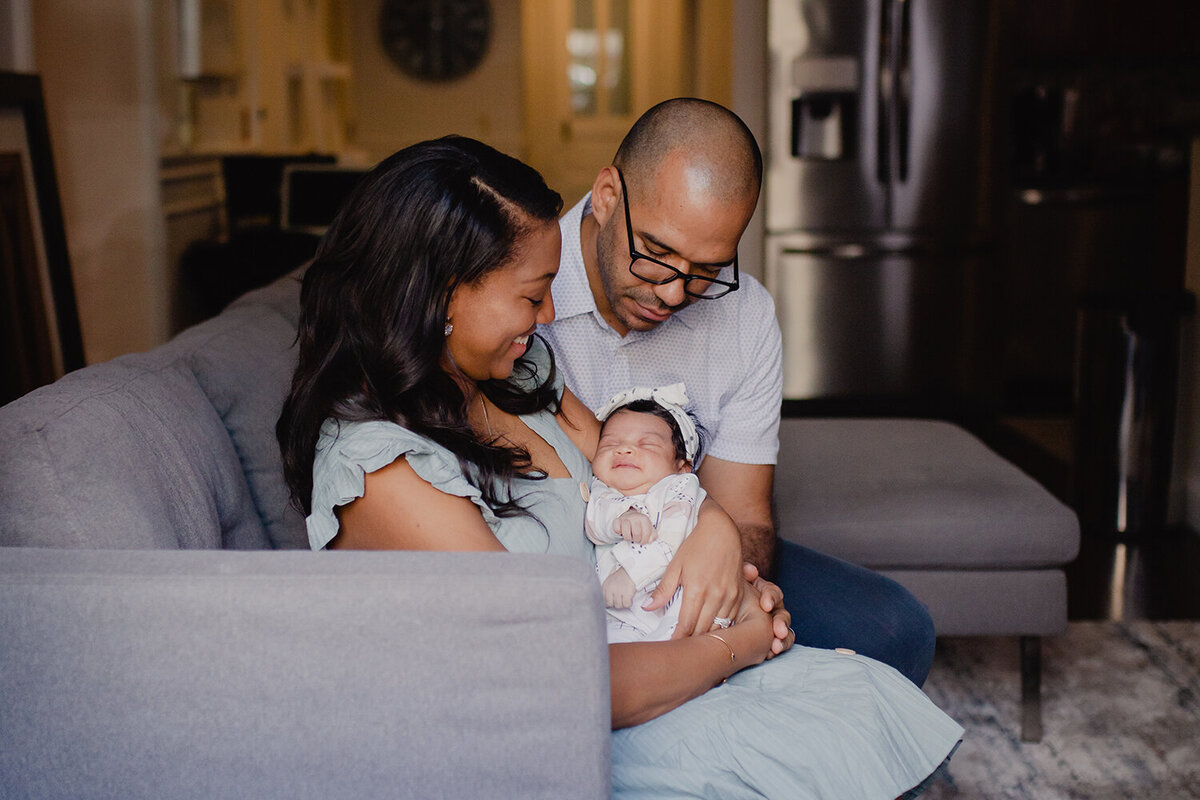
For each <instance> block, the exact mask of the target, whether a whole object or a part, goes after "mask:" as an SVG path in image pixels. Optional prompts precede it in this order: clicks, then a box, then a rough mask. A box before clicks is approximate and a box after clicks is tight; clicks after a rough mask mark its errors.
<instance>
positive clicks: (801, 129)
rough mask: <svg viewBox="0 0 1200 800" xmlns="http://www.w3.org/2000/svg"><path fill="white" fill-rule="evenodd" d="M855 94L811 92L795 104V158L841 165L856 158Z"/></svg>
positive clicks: (800, 97) (793, 126)
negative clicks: (845, 160) (844, 161)
mask: <svg viewBox="0 0 1200 800" xmlns="http://www.w3.org/2000/svg"><path fill="white" fill-rule="evenodd" d="M857 100H858V96H857V95H856V94H855V93H853V92H808V93H806V94H802V95H800V96H799V97H797V98H795V99H794V100H792V146H791V149H792V156H793V157H795V158H807V159H819V160H822V161H841V160H844V159H848V158H853V157H854V152H853V150H854V140H855V138H856V133H855V128H854V108H855V104H856V103H857Z"/></svg>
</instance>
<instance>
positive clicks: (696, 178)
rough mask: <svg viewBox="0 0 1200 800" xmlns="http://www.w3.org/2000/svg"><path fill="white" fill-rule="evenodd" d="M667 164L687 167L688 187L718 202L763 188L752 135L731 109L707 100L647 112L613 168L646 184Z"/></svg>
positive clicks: (686, 101)
mask: <svg viewBox="0 0 1200 800" xmlns="http://www.w3.org/2000/svg"><path fill="white" fill-rule="evenodd" d="M668 161H672V162H675V163H679V162H682V163H683V164H685V165H686V167H685V168H686V170H687V172H688V176H689V180H688V183H689V184H690V185H692V186H695V187H696V188H697V189H699V190H701V191H704V192H706V193H707V194H708V196H709V197H711V198H712V199H714V200H717V201H718V202H722V203H734V202H739V201H742V200H744V199H745V198H747V197H754V198H757V197H758V191H759V188H760V187H761V185H762V169H763V167H762V153H761V152H760V151H759V149H758V143H757V142H756V141H755V140H754V134H752V133H751V132H750V129H749V128H747V127H746V124H745V123H744V122H742V120H741V119H740V118H739V117H738V116H737V115H736V114H734V113H733V112H732V111H730V110H729V109H727V108H725V107H724V106H721V105H718V104H716V103H712V102H709V101H707V100H698V99H696V98H693V97H678V98H675V99H673V100H666V101H664V102H662V103H659V104H658V105H656V106H654V107H653V108H651V109H650V110H649V111H647V112H646V113H645V114H643V115H642V116H641V118H640V119H638V121H637V122H635V123H634V125H633V127H632V128H631V129H630V131H629V133H628V134H627V135H626V136H625V139H624V141H622V142H621V146H620V147H619V148H617V155H616V157H615V158H613V165H614V166H616V167H617V168H618V169H620V170H621V171H622V172H623V173H629V174H631V175H637V176H639V179H640V181H642V182H645V181H646V179H653V178H655V177H657V175H658V172H659V170H660V169H661V168H662V167H663V165H665V164H666V163H667V162H668ZM643 185H644V184H643Z"/></svg>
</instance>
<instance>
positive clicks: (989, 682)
mask: <svg viewBox="0 0 1200 800" xmlns="http://www.w3.org/2000/svg"><path fill="white" fill-rule="evenodd" d="M1042 652H1043V674H1042V714H1043V723H1044V727H1045V733H1044V736H1043V739H1042V741H1041V742H1040V743H1038V744H1029V743H1024V742H1022V741H1021V737H1020V678H1019V674H1018V664H1017V641H1016V639H1015V638H1004V637H996V638H987V637H982V638H968V637H961V638H959V637H955V638H943V639H939V640H938V653H937V656H936V657H935V659H934V665H933V671H932V672H931V673H930V675H929V680H928V681H927V682H926V684H925V691H926V693H927V694H928V695H929V696H930V697H931V698H932V699H933V700H934V702H936V703H937V704H938V705H939V706H940V707H941V708H943V709H944V710H945V711H946V712H947V713H949V714H950V716H952V717H954V718H955V719H956V720H958V721H959V723H961V724H962V725H963V727H964V728H966V734H965V736H964V738H963V743H962V745H961V746H960V747H959V749H958V752H957V753H956V754H955V756H954V758H953V760H952V761H951V762H950V764H949V766H948V768H947V769H946V770H945V771H944V772H943V773H942V774H940V775H939V776H938V777H937V778H936V780H935V781H934V783H933V784H932V785H931V786H930V788H929V790H928V791H927V792H926V793H925V794H924V795H923V797H924V798H928V800H947V798H1003V799H1005V800H1007V799H1008V798H1013V799H1014V800H1016V799H1017V798H1030V800H1065V799H1067V798H1070V799H1071V800H1076V799H1077V798H1078V800H1118V799H1120V800H1124V799H1125V798H1147V799H1150V798H1153V799H1154V800H1191V798H1200V622H1128V623H1115V622H1073V623H1071V625H1070V628H1069V630H1068V631H1067V633H1066V634H1065V635H1063V636H1060V637H1055V638H1050V639H1046V640H1044V644H1043V651H1042Z"/></svg>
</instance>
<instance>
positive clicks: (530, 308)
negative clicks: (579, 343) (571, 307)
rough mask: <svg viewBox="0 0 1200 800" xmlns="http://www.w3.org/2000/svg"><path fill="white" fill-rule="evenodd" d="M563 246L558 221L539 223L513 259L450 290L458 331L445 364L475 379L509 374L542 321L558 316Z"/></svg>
mask: <svg viewBox="0 0 1200 800" xmlns="http://www.w3.org/2000/svg"><path fill="white" fill-rule="evenodd" d="M561 247H562V238H561V235H560V234H559V230H558V223H557V222H554V221H551V222H539V223H537V226H536V227H535V228H533V229H532V230H531V231H530V232H529V233H527V234H525V236H524V237H523V238H522V239H521V240H520V241H518V242H517V245H516V248H515V252H514V254H513V259H512V261H511V262H510V263H509V264H507V265H505V266H503V267H500V268H499V269H495V270H492V271H491V272H489V273H488V274H487V275H484V276H483V277H482V278H480V279H479V280H478V281H476V282H474V283H470V284H464V285H462V286H459V287H457V288H456V289H455V290H454V292H453V293H452V294H451V295H450V308H449V313H448V315H447V321H448V322H450V323H451V324H453V325H454V330H453V331H451V333H450V335H449V336H448V337H447V338H446V349H447V352H448V353H449V355H450V357H451V358H452V359H453V364H451V363H450V361H449V360H447V359H446V358H445V357H443V363H442V368H443V369H445V370H446V372H447V373H449V374H450V375H455V367H457V371H458V372H461V373H462V374H464V375H466V376H467V377H468V378H470V379H471V380H475V381H484V380H488V379H491V378H500V379H503V378H507V377H508V376H509V375H511V374H512V370H513V362H515V361H516V360H517V359H518V358H520V357H521V356H522V355H524V353H525V350H526V348H527V347H528V343H529V337H530V336H531V335H532V334H533V332H534V330H535V329H536V328H537V326H538V325H539V324H545V323H548V322H551V321H553V319H554V301H553V300H552V299H551V297H550V284H551V282H552V281H553V280H554V276H555V275H557V274H558V258H559V252H560V250H561Z"/></svg>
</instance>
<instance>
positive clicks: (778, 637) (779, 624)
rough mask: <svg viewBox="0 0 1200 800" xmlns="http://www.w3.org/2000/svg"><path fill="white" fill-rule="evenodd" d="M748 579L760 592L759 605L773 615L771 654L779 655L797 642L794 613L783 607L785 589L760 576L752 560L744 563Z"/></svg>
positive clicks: (744, 570)
mask: <svg viewBox="0 0 1200 800" xmlns="http://www.w3.org/2000/svg"><path fill="white" fill-rule="evenodd" d="M742 572H743V574H744V575H745V576H746V580H747V581H748V582H750V583H751V584H753V585H754V588H755V589H757V590H758V593H759V605H761V606H762V610H763V611H766V612H767V613H768V614H770V615H771V631H772V632H773V633H774V634H775V641H773V642H771V655H769V656H767V658H771V657H772V656H777V655H779V654H780V653H782V652H783V651H784V650H787V649H788V648H789V647H791V646H792V645H793V644H795V643H796V632H795V631H794V630H792V628H791V625H792V615H791V613H790V612H789V611H788V610H787V609H786V608H784V607H783V591H782V590H781V589H780V588H779V587H778V586H776V585H775V584H773V583H771V582H770V581H769V580H767V579H766V578H763V577H760V576H759V574H758V567H756V566H754V565H753V564H751V563H750V562H746V563H745V564H743V565H742Z"/></svg>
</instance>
